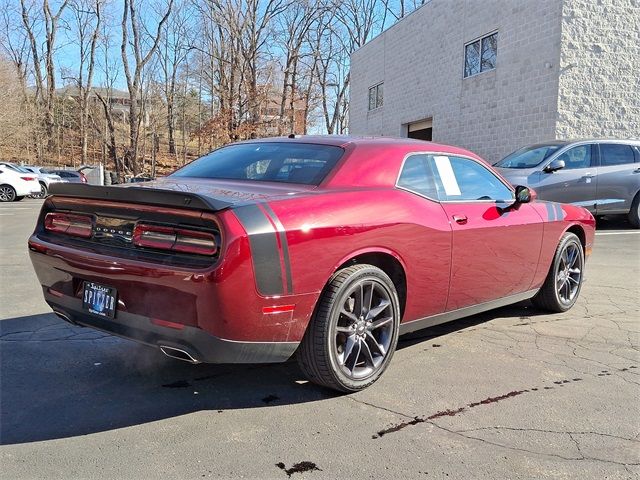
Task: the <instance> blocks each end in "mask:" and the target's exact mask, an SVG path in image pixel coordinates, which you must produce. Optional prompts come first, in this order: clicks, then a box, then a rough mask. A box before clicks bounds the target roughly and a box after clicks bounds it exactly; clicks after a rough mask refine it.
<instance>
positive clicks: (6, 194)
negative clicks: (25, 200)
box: [0, 185, 16, 202]
mask: <svg viewBox="0 0 640 480" xmlns="http://www.w3.org/2000/svg"><path fill="white" fill-rule="evenodd" d="M15 199H16V191H15V189H14V188H13V187H12V186H11V185H0V202H13V201H14V200H15Z"/></svg>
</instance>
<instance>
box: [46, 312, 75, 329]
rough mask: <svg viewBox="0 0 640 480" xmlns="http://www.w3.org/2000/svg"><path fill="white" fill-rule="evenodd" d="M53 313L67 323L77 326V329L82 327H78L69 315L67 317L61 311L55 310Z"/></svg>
mask: <svg viewBox="0 0 640 480" xmlns="http://www.w3.org/2000/svg"><path fill="white" fill-rule="evenodd" d="M53 313H55V314H56V316H58V318H61V319H62V320H64V321H65V322H67V323H70V324H71V325H75V326H76V327H80V326H81V325H78V324H77V323H76V322H74V321H73V320H71V317H70V316H69V315H67V314H66V313H63V312H60V311H59V310H54V311H53Z"/></svg>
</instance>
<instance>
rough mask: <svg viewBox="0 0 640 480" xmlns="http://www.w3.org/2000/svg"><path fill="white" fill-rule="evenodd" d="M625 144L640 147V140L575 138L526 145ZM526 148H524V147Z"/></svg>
mask: <svg viewBox="0 0 640 480" xmlns="http://www.w3.org/2000/svg"><path fill="white" fill-rule="evenodd" d="M604 142H606V143H623V144H626V145H640V140H636V139H628V140H624V139H620V138H574V139H571V140H550V141H548V142H540V143H534V144H532V145H526V146H525V147H526V148H537V147H547V146H550V145H557V146H565V145H573V144H574V143H604ZM523 148H524V147H523Z"/></svg>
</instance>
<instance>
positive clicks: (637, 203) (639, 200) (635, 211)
mask: <svg viewBox="0 0 640 480" xmlns="http://www.w3.org/2000/svg"><path fill="white" fill-rule="evenodd" d="M629 223H631V225H633V226H634V227H635V228H640V192H638V193H636V198H634V199H633V203H632V204H631V210H629Z"/></svg>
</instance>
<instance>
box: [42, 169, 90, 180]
mask: <svg viewBox="0 0 640 480" xmlns="http://www.w3.org/2000/svg"><path fill="white" fill-rule="evenodd" d="M47 172H48V173H53V174H54V175H58V176H59V177H60V178H62V179H63V180H64V181H66V182H69V183H87V177H86V176H85V174H84V173H82V172H76V171H75V170H47Z"/></svg>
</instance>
